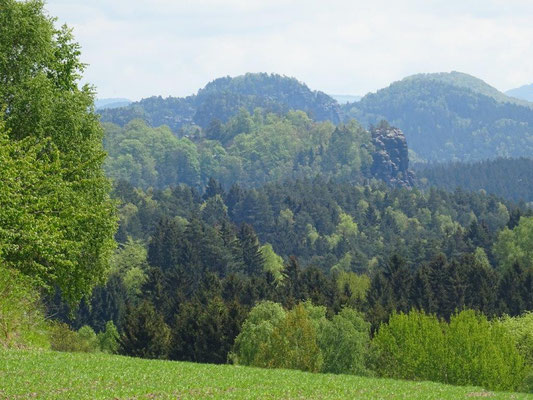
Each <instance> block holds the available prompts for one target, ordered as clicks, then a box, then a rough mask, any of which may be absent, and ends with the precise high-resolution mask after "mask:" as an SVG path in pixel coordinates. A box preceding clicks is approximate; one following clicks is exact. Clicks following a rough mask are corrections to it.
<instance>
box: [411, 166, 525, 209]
mask: <svg viewBox="0 0 533 400" xmlns="http://www.w3.org/2000/svg"><path fill="white" fill-rule="evenodd" d="M416 175H417V178H418V182H419V184H420V185H422V187H429V186H436V187H439V188H442V189H446V190H455V189H456V188H458V187H459V188H462V189H464V190H468V191H478V190H485V191H486V192H487V193H491V194H495V195H497V196H500V197H503V198H506V199H509V200H513V201H521V200H523V201H526V202H533V160H531V159H527V158H519V159H504V158H499V159H496V160H485V161H478V162H475V163H461V162H456V163H447V164H436V165H418V166H417V167H416Z"/></svg>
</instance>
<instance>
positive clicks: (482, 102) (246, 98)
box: [100, 72, 533, 162]
mask: <svg viewBox="0 0 533 400" xmlns="http://www.w3.org/2000/svg"><path fill="white" fill-rule="evenodd" d="M348 97H350V98H351V97H352V96H347V95H344V96H343V95H337V96H330V95H327V94H326V93H324V92H321V91H314V90H311V89H309V88H308V87H307V85H305V84H304V83H302V82H299V81H298V80H296V79H295V78H289V77H286V76H281V75H277V74H266V73H259V74H252V73H248V74H245V75H242V76H238V77H234V78H231V77H224V78H219V79H216V80H214V81H212V82H210V83H209V84H207V85H206V86H205V87H204V88H203V89H200V90H199V91H198V93H197V94H196V95H193V96H188V97H184V98H177V97H168V98H162V97H160V96H159V97H150V98H147V99H143V100H141V101H139V102H133V103H131V104H129V105H128V106H126V107H122V108H106V109H101V110H100V113H101V116H102V121H105V122H113V123H115V124H117V125H120V126H124V125H125V124H127V123H128V122H129V121H131V120H133V119H141V120H144V121H145V122H146V123H147V124H148V125H150V126H153V127H157V126H161V125H167V126H169V127H170V129H171V130H172V131H173V132H174V133H175V134H176V135H177V136H183V135H185V134H186V133H185V132H186V131H187V129H189V128H188V127H190V126H194V125H196V126H198V127H200V128H201V129H203V130H206V129H208V128H209V126H210V124H212V123H214V122H216V121H219V122H222V123H224V122H227V121H228V120H229V119H230V118H231V117H233V116H234V115H236V114H237V113H238V112H239V110H241V109H242V108H244V109H246V110H247V111H248V112H250V113H253V112H254V109H256V108H262V109H265V110H267V111H269V112H273V113H276V114H284V113H286V112H287V111H288V110H291V109H296V110H303V111H305V112H306V113H308V114H309V115H310V116H311V118H313V119H314V120H315V121H326V120H329V121H331V122H333V123H334V124H339V123H341V122H345V121H348V120H350V119H352V118H354V119H356V120H358V121H359V122H361V123H362V124H363V125H365V126H370V125H371V124H377V123H378V122H379V121H380V120H382V119H385V120H387V121H389V122H390V123H391V125H393V126H397V127H398V128H400V129H402V130H403V132H404V133H405V136H406V138H407V143H408V145H409V149H410V150H411V152H412V153H413V154H414V155H415V156H416V157H417V159H418V160H427V161H432V162H440V161H475V160H482V159H490V158H497V157H530V156H531V155H533V103H530V102H528V101H526V100H523V99H518V98H516V97H510V96H508V95H507V94H505V93H502V92H500V91H498V90H497V89H495V88H494V87H492V86H490V85H488V84H487V83H485V82H484V81H482V80H481V79H478V78H476V77H473V76H471V75H468V74H464V73H460V72H451V73H437V74H418V75H413V76H410V77H407V78H405V79H403V80H401V81H399V82H394V83H392V84H391V85H390V86H389V87H387V88H384V89H381V90H379V91H377V92H376V93H370V94H367V95H366V96H364V97H363V98H362V99H360V100H356V101H351V102H348V103H345V104H340V103H341V102H344V101H346V100H349V99H348ZM353 97H356V96H353ZM111 104H113V103H111ZM180 132H181V133H180Z"/></svg>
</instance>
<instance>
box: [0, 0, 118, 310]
mask: <svg viewBox="0 0 533 400" xmlns="http://www.w3.org/2000/svg"><path fill="white" fill-rule="evenodd" d="M43 7H44V6H43V2H41V1H39V0H31V1H26V2H17V1H14V0H4V1H2V2H1V3H0V110H2V111H1V115H0V119H2V120H3V122H2V123H1V124H2V126H0V141H1V144H0V148H1V149H2V150H0V152H1V155H0V159H1V160H2V161H1V164H2V168H1V170H2V171H1V172H0V193H1V194H0V210H1V211H0V227H1V228H0V243H1V245H0V247H1V249H0V259H1V260H3V263H4V265H6V266H7V267H9V268H16V269H19V270H20V271H22V272H23V273H25V274H27V275H31V276H32V277H34V278H35V279H36V281H37V283H38V284H39V285H40V286H41V287H43V288H45V289H54V288H55V287H59V288H60V289H61V291H62V293H63V295H64V296H65V298H67V299H68V300H69V301H71V302H72V303H75V302H76V301H77V300H79V299H80V298H81V297H82V296H83V295H88V294H90V292H91V289H92V288H93V287H94V286H95V285H96V284H98V283H103V282H104V280H105V277H106V272H107V269H108V260H109V257H110V256H111V252H112V250H113V247H114V241H113V234H114V232H115V230H116V219H115V213H114V207H113V203H112V202H111V200H110V198H109V194H108V192H109V189H110V186H109V184H108V181H107V179H106V178H105V176H104V173H103V170H102V163H103V160H104V157H105V153H104V151H103V148H102V136H103V131H102V129H101V127H100V124H99V121H98V117H97V115H96V114H95V113H94V106H93V100H94V98H93V89H92V88H91V87H90V86H87V85H85V86H83V87H81V88H80V87H79V80H80V78H81V74H82V72H83V69H84V65H83V64H82V63H81V61H80V60H79V56H80V50H79V45H78V44H77V43H76V42H75V41H74V40H73V37H72V34H71V32H70V30H69V29H68V28H66V27H63V28H61V29H57V28H55V26H54V22H55V21H54V19H53V18H50V17H48V16H47V15H46V14H45V11H44V9H43Z"/></svg>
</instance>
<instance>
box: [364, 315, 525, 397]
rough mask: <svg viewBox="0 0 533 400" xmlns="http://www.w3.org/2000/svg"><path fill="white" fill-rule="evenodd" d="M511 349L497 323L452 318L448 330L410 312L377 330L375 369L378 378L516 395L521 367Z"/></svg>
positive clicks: (467, 317) (509, 340)
mask: <svg viewBox="0 0 533 400" xmlns="http://www.w3.org/2000/svg"><path fill="white" fill-rule="evenodd" d="M515 346H516V345H515V342H514V340H513V338H512V337H511V336H510V335H509V334H508V332H507V330H506V329H505V328H504V327H503V326H502V325H501V324H500V323H499V322H498V321H495V322H492V323H491V322H489V321H488V320H487V318H486V317H485V316H483V315H482V314H478V313H475V312H474V311H472V310H466V311H462V312H461V313H459V314H455V315H453V316H452V317H451V320H450V323H449V324H447V323H445V322H439V321H438V320H437V318H436V317H435V316H432V315H426V314H424V313H423V312H417V311H411V312H410V313H409V314H407V315H406V314H394V315H393V316H392V317H391V318H390V320H389V323H388V324H384V325H382V326H381V327H380V329H379V331H378V333H377V334H376V336H375V337H374V340H373V342H372V347H373V352H374V361H373V364H374V368H375V370H376V372H377V373H378V374H380V375H381V376H388V377H394V378H402V379H420V380H433V381H438V382H444V383H451V384H459V385H480V386H483V387H486V388H489V389H496V390H516V389H518V388H519V387H520V386H521V384H522V382H523V379H524V374H525V365H524V359H523V357H522V356H521V355H520V354H519V352H518V350H517V349H516V347H515Z"/></svg>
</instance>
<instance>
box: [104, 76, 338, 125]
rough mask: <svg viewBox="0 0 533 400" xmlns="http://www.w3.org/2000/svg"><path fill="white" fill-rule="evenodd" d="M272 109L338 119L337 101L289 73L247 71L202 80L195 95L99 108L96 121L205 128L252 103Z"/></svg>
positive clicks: (251, 110)
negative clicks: (283, 74) (203, 82)
mask: <svg viewBox="0 0 533 400" xmlns="http://www.w3.org/2000/svg"><path fill="white" fill-rule="evenodd" d="M258 107H260V108H263V109H265V110H266V111H270V112H275V113H277V114H280V115H281V114H285V113H286V112H287V111H289V110H291V109H293V110H302V111H305V112H306V113H308V114H309V115H310V116H311V117H312V118H313V119H314V120H315V121H326V120H329V121H332V122H333V123H335V124H336V123H339V122H340V121H341V119H342V118H341V110H340V106H339V104H338V103H337V102H336V101H335V100H334V99H333V98H331V97H330V96H328V95H327V94H325V93H323V92H320V91H312V90H311V89H309V88H308V87H307V86H306V85H305V84H304V83H301V82H299V81H298V80H296V79H295V78H289V77H286V76H281V75H277V74H266V73H253V74H252V73H248V74H245V75H241V76H237V77H234V78H232V77H224V78H219V79H216V80H214V81H212V82H210V83H208V84H207V85H206V86H205V87H204V88H203V89H200V90H199V91H198V93H197V94H196V95H193V96H189V97H184V98H177V97H168V98H162V97H150V98H147V99H143V100H141V101H139V102H134V103H132V104H130V105H129V106H128V107H125V108H121V109H112V110H109V109H108V110H103V112H102V121H104V122H113V123H115V124H118V125H121V126H124V125H125V124H126V123H128V122H129V121H131V120H132V119H135V118H139V119H142V120H144V121H145V122H147V123H148V124H149V125H151V126H153V127H157V126H161V125H168V126H169V127H170V128H171V130H173V131H177V130H179V129H180V128H182V127H183V126H185V125H192V124H195V125H198V126H200V127H202V128H206V127H207V126H209V124H210V123H211V122H212V121H214V120H218V121H220V122H227V121H228V120H229V119H230V118H231V117H233V116H234V115H236V114H237V113H238V111H239V110H240V109H241V108H245V109H246V110H248V111H249V112H253V110H254V109H255V108H258Z"/></svg>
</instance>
